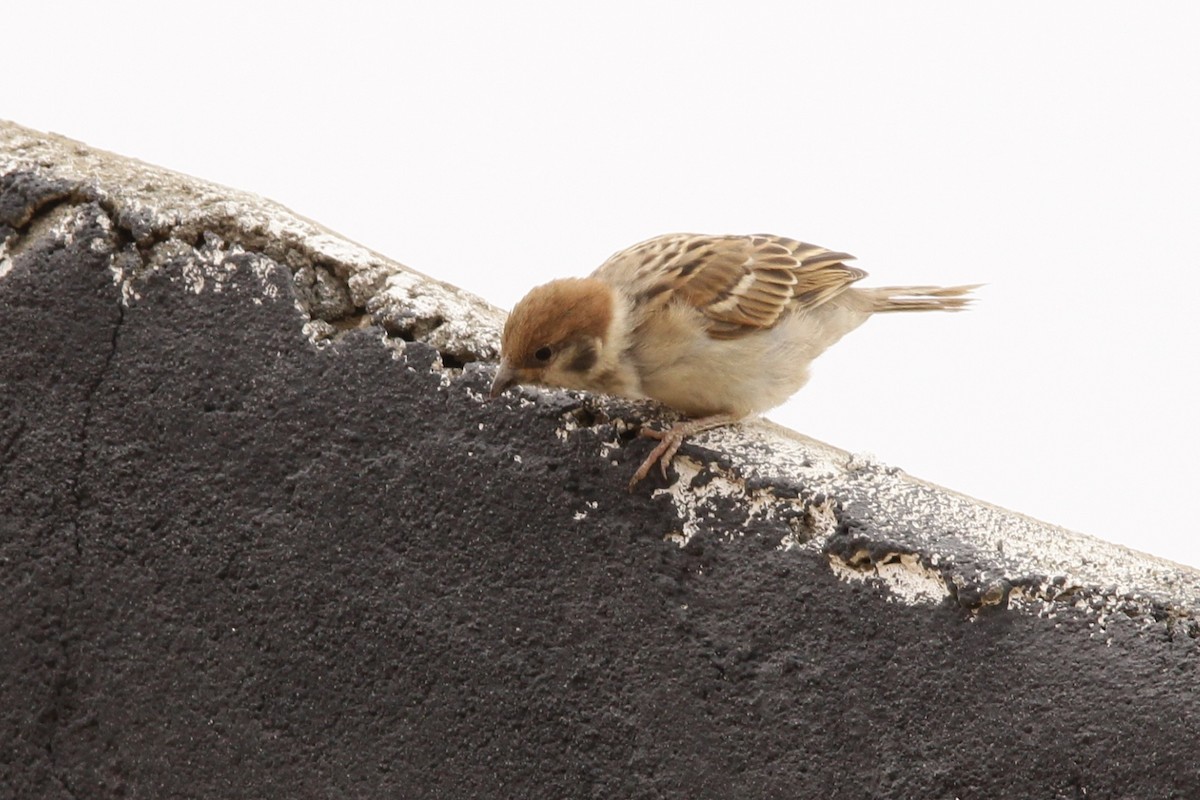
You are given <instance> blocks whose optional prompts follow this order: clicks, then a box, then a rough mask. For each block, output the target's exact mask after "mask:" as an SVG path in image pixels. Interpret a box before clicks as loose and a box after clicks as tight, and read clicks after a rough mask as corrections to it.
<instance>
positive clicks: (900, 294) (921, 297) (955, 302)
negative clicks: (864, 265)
mask: <svg viewBox="0 0 1200 800" xmlns="http://www.w3.org/2000/svg"><path fill="white" fill-rule="evenodd" d="M982 285H983V284H980V283H975V284H971V285H970V286H880V287H877V288H870V289H865V288H864V289H860V290H859V291H861V292H863V293H865V294H866V295H867V296H868V297H870V298H871V310H872V311H875V312H884V311H964V310H966V309H967V308H969V307H970V303H971V301H973V300H974V299H975V298H973V297H967V296H966V295H967V294H969V293H970V292H971V291H972V290H973V289H978V288H979V287H980V286H982Z"/></svg>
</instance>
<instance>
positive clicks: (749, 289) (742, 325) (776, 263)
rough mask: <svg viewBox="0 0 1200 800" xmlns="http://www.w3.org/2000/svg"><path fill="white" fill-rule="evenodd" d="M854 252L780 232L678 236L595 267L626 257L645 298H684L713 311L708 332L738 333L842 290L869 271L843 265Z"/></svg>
mask: <svg viewBox="0 0 1200 800" xmlns="http://www.w3.org/2000/svg"><path fill="white" fill-rule="evenodd" d="M852 258H853V256H850V255H847V254H846V253H835V252H833V251H831V250H827V249H825V248H824V247H818V246H817V245H813V244H806V243H804V242H797V241H795V240H794V239H785V238H783V237H780V236H769V235H765V234H762V235H754V236H699V235H691V234H677V235H670V236H662V237H659V238H658V239H652V240H650V241H648V242H643V243H642V244H640V245H635V246H634V247H632V248H630V249H629V250H627V251H625V252H624V253H621V254H618V255H617V256H614V257H613V259H610V262H609V264H606V265H605V267H601V269H600V270H598V271H597V272H598V273H599V272H601V271H602V270H604V269H606V268H607V267H609V266H610V265H611V266H612V267H613V268H619V266H618V263H614V262H618V261H620V262H623V263H624V264H625V265H629V266H630V267H633V269H634V270H635V272H636V278H637V279H638V280H637V282H638V283H639V284H641V285H642V286H643V287H644V288H642V289H641V291H640V292H639V294H640V298H641V299H642V301H643V302H651V303H653V302H655V301H659V302H663V303H666V302H670V301H676V302H677V301H680V300H682V301H683V302H685V303H688V304H689V305H691V306H694V307H695V308H696V309H698V310H699V311H701V312H703V313H704V315H705V316H706V317H708V319H709V320H710V323H709V325H708V332H709V335H710V336H712V337H714V338H717V339H734V338H737V337H739V336H744V335H745V334H747V333H750V332H752V331H756V330H762V329H764V328H770V327H771V326H773V325H774V324H775V323H776V322H777V321H778V320H779V317H780V316H781V315H782V314H783V312H784V311H785V310H786V309H788V308H793V309H796V308H799V309H804V308H815V307H817V306H819V305H821V304H822V303H825V302H827V301H828V300H829V299H831V298H832V297H835V296H836V295H838V294H840V293H841V292H842V291H844V290H845V289H846V287H847V286H849V285H850V284H851V283H853V282H854V281H857V280H859V279H860V278H862V277H863V276H865V275H866V273H865V272H863V271H862V270H860V269H857V268H855V267H850V266H847V265H846V264H845V263H844V262H845V261H848V260H851V259H852ZM635 264H636V266H634V265H635ZM627 268H628V267H627Z"/></svg>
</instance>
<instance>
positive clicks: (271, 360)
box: [0, 124, 1200, 798]
mask: <svg viewBox="0 0 1200 800" xmlns="http://www.w3.org/2000/svg"><path fill="white" fill-rule="evenodd" d="M0 240H2V241H3V242H4V244H3V249H2V250H0V310H2V313H0V334H2V335H0V348H3V352H2V353H0V369H2V378H3V380H2V381H0V637H2V638H0V642H2V644H3V646H0V797H21V798H24V797H62V798H70V797H73V798H84V797H88V798H92V797H110V796H111V797H120V796H123V797H155V798H158V797H173V796H189V797H222V798H225V797H260V796H262V797H308V796H328V797H357V796H364V797H389V796H395V797H401V796H402V797H525V796H530V797H604V798H609V797H739V798H741V797H780V796H786V797H803V796H840V797H841V796H845V797H869V796H875V797H961V798H975V797H980V798H982V797H988V798H990V797H1064V798H1076V797H1088V798H1096V797H1101V798H1102V797H1114V798H1120V797H1195V796H1198V795H1200V764H1198V763H1197V761H1196V758H1195V749H1196V742H1197V741H1200V694H1198V693H1197V692H1196V688H1195V687H1196V686H1197V685H1200V684H1198V679H1200V675H1198V674H1197V663H1198V655H1200V654H1198V652H1197V649H1198V648H1197V645H1198V638H1197V637H1198V632H1200V629H1198V626H1197V622H1196V616H1195V615H1196V610H1197V608H1198V607H1200V577H1198V575H1197V573H1196V572H1195V571H1192V570H1188V569H1185V568H1183V567H1179V566H1176V565H1173V564H1169V563H1167V562H1163V561H1160V560H1156V559H1152V558H1150V557H1147V556H1143V555H1141V554H1136V553H1132V552H1130V551H1127V550H1124V549H1123V548H1119V547H1116V546H1113V545H1110V544H1107V543H1104V542H1099V541H1097V540H1094V539H1090V538H1088V537H1084V536H1080V535H1077V534H1073V533H1069V532H1066V531H1062V530H1060V529H1056V528H1053V527H1050V526H1046V525H1043V524H1041V523H1038V522H1036V521H1034V520H1029V519H1027V518H1025V517H1022V516H1020V515H1018V514H1013V513H1010V512H1006V511H1003V510H1001V509H996V508H994V507H991V506H988V505H986V504H982V503H979V502H976V501H973V500H970V499H968V498H964V497H961V496H959V495H955V494H954V493H952V492H947V491H946V490H943V489H940V488H938V487H932V486H928V485H926V484H923V483H922V482H920V481H918V480H915V479H913V478H910V477H908V476H906V475H904V474H903V473H901V472H899V471H897V470H894V469H891V468H888V467H886V466H884V465H880V464H874V463H868V462H865V461H863V460H862V459H857V458H854V457H851V456H849V455H848V454H845V453H842V452H841V451H838V450H836V449H834V448H830V447H828V446H825V445H821V444H819V443H816V442H812V441H810V440H807V439H804V438H803V437H799V436H796V435H794V434H790V433H789V432H786V431H781V430H778V429H776V428H775V427H774V426H771V425H770V424H768V423H761V424H758V425H753V426H747V427H745V428H742V429H739V430H727V431H718V432H714V433H712V434H709V435H706V436H703V437H699V438H698V440H697V443H695V444H690V445H687V446H685V448H684V451H683V454H684V456H685V457H684V458H683V459H681V460H680V462H679V465H678V470H677V473H676V475H674V476H673V482H672V483H670V484H667V483H663V482H661V481H657V479H656V481H657V482H656V483H653V484H652V485H648V486H645V487H643V488H642V490H641V491H638V492H636V493H634V494H629V493H627V492H626V491H625V489H624V487H625V483H626V481H627V480H628V475H629V472H630V471H631V470H632V469H633V468H634V466H635V465H636V464H637V463H638V462H639V461H640V459H641V458H642V457H643V456H644V455H645V453H646V452H647V451H648V449H649V446H650V443H649V442H646V441H642V440H637V439H635V438H634V437H633V433H634V425H635V424H636V422H637V421H638V420H639V419H641V418H643V416H644V415H645V414H647V413H649V409H646V408H640V407H637V406H635V405H632V404H623V403H611V402H605V401H602V400H599V399H597V398H589V397H583V396H579V395H572V394H569V393H544V392H536V391H526V392H524V393H523V394H518V395H509V396H508V398H507V399H506V400H505V401H503V402H490V403H489V402H484V401H483V395H484V393H485V392H486V387H487V384H488V379H489V374H490V367H488V366H487V365H486V364H484V363H482V361H484V360H486V359H488V358H490V357H492V356H494V354H495V344H496V333H497V326H498V324H499V320H500V319H501V315H500V314H499V313H498V312H496V310H495V309H491V308H489V307H487V306H486V305H484V304H482V303H480V302H479V301H477V300H475V299H474V298H472V297H471V296H470V295H469V294H467V293H465V292H462V291H461V290H458V289H455V288H454V287H449V286H446V285H443V284H439V283H437V282H436V281H431V280H429V279H427V278H424V277H423V276H420V275H419V274H417V273H413V272H411V271H409V270H406V269H405V268H403V267H401V266H399V265H397V264H395V263H393V262H390V261H388V260H387V259H385V258H383V257H382V256H379V255H377V254H373V253H370V252H368V251H365V250H363V249H362V248H360V247H358V246H356V245H353V244H351V243H347V242H344V241H342V240H340V239H338V238H337V237H336V236H334V235H333V234H330V233H329V232H328V231H325V230H323V229H321V228H320V227H319V226H317V225H315V224H313V223H311V222H308V221H305V220H302V219H299V218H297V217H295V216H294V215H292V214H290V213H289V212H287V211H286V210H284V209H281V208H279V207H277V206H274V205H272V204H270V203H269V202H267V201H264V200H262V199H260V198H256V197H253V196H251V195H246V194H242V193H238V192H235V191H232V190H229V189H224V188H222V187H218V186H213V185H211V184H207V183H204V182H203V181H199V180H195V179H192V178H186V177H183V176H179V175H175V174H172V173H169V172H165V171H162V170H158V169H156V168H153V167H148V166H146V165H143V164H139V163H137V162H133V161H129V160H125V159H120V158H117V157H114V156H109V155H107V154H103V153H99V152H96V151H93V150H90V149H88V148H86V147H84V146H82V145H79V144H78V143H75V142H70V141H67V140H64V139H60V138H57V137H50V136H44V135H41V134H37V133H34V132H31V131H27V130H25V129H22V128H19V127H17V126H13V125H8V124H0ZM1152 519H1153V517H1152V516H1148V524H1149V521H1150V520H1152ZM1159 524H1163V523H1161V522H1160V523H1159Z"/></svg>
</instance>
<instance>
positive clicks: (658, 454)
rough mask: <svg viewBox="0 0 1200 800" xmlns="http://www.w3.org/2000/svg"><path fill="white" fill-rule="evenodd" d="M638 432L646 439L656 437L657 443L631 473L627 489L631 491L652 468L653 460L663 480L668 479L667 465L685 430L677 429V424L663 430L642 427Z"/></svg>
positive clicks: (680, 443) (676, 449) (680, 442)
mask: <svg viewBox="0 0 1200 800" xmlns="http://www.w3.org/2000/svg"><path fill="white" fill-rule="evenodd" d="M640 434H641V435H642V436H644V437H645V438H647V439H658V444H657V445H656V446H655V448H654V449H653V450H651V451H650V455H648V456H646V460H645V461H643V462H642V465H641V466H640V467H638V469H637V472H635V473H633V477H632V478H630V479H629V491H631V492H632V491H633V487H635V486H637V485H638V483H639V482H640V481H641V480H642V479H643V478H645V477H646V476H647V475H649V474H650V470H651V469H653V468H654V464H655V462H657V463H658V467H659V469H660V470H661V471H662V476H663V480H667V479H668V475H667V467H669V466H670V465H671V459H673V458H674V457H675V453H676V452H678V450H679V447H680V445H682V444H683V440H684V438H685V437H686V436H687V432H686V431H683V430H679V426H673V427H671V428H668V429H667V430H665V431H660V430H656V429H654V428H645V427H644V428H642V429H641V431H640Z"/></svg>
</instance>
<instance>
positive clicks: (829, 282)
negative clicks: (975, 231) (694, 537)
mask: <svg viewBox="0 0 1200 800" xmlns="http://www.w3.org/2000/svg"><path fill="white" fill-rule="evenodd" d="M850 260H853V257H852V256H849V255H847V254H846V253H835V252H832V251H830V250H826V249H825V248H823V247H818V246H816V245H812V244H805V243H804V242H797V241H795V240H793V239H785V238H783V237H780V236H769V235H754V236H703V235H698V234H688V233H676V234H668V235H666V236H659V237H656V238H654V239H650V240H648V241H645V242H642V243H640V244H636V245H634V246H633V247H630V248H628V249H627V250H622V251H621V252H619V253H617V254H615V255H614V256H612V258H610V259H608V261H606V262H604V264H602V265H601V266H600V268H599V269H597V270H596V271H595V272H593V273H592V274H591V275H590V276H589V277H587V278H563V279H561V280H555V281H551V282H550V283H547V284H544V285H542V286H538V287H536V288H534V289H533V290H531V291H530V292H529V294H527V295H526V296H525V297H524V299H522V300H521V301H520V302H519V303H517V305H516V306H515V307H514V308H513V310H512V313H511V314H509V317H508V321H507V322H506V323H505V325H504V335H503V340H502V344H501V360H500V368H499V369H498V370H497V372H496V378H495V381H494V382H493V383H492V391H491V394H492V397H496V396H498V395H499V394H501V393H502V392H504V391H505V390H506V389H508V388H509V387H511V386H515V385H517V384H524V383H528V384H539V385H542V386H560V387H564V388H568V389H584V390H587V391H592V392H600V393H604V394H613V395H622V396H624V397H632V398H645V397H649V398H653V399H654V400H658V401H659V402H661V403H663V404H665V405H667V406H670V407H671V408H674V409H677V410H679V411H681V412H683V413H684V414H686V415H688V416H690V417H692V418H693V419H691V420H690V421H687V422H680V423H677V424H675V425H673V426H672V427H671V428H669V429H667V430H665V431H659V430H651V429H649V428H645V427H643V428H642V434H643V435H645V436H648V437H651V438H654V439H658V440H660V441H659V444H658V446H656V447H655V448H654V451H653V452H652V453H651V454H650V455H649V457H648V458H646V460H645V461H644V462H643V463H642V465H641V467H639V468H638V470H637V472H635V473H634V475H633V478H632V480H630V482H629V486H630V488H633V486H634V485H635V484H636V483H637V482H638V481H640V480H641V479H642V478H644V477H646V475H647V474H648V473H649V471H650V469H651V468H652V467H653V466H654V463H655V462H656V461H657V462H658V463H659V465H660V467H661V468H662V473H663V477H664V478H665V477H666V475H667V465H668V464H670V462H671V459H672V457H673V456H674V455H675V452H676V451H677V450H678V449H679V446H680V444H682V442H683V440H684V438H685V437H687V436H690V435H692V434H695V433H698V432H700V431H703V430H708V429H710V428H715V427H719V426H721V425H726V424H729V423H731V422H735V421H737V420H740V419H742V418H743V417H746V416H748V415H750V414H756V413H759V412H762V411H766V410H767V409H770V408H773V407H775V406H777V405H779V404H780V403H782V402H783V401H784V400H786V399H788V398H789V397H790V396H791V395H793V394H795V392H796V391H797V390H799V389H800V387H802V386H803V385H804V384H805V382H806V381H807V380H808V366H809V364H810V363H811V362H812V360H813V359H814V358H816V357H817V356H819V355H820V354H821V353H822V352H823V351H824V350H825V348H827V347H829V346H830V345H832V344H833V343H834V342H836V341H837V340H838V339H840V338H842V336H844V335H845V334H847V333H849V332H850V331H852V330H854V329H855V328H857V327H858V326H859V325H861V324H862V323H863V322H864V321H865V320H866V319H867V317H869V316H871V314H874V313H876V312H885V311H960V310H962V309H963V308H965V307H966V305H967V303H968V302H970V298H967V297H965V296H964V295H966V294H967V292H969V291H970V290H971V289H973V288H975V287H974V286H952V287H938V286H889V287H881V288H877V289H867V288H851V286H850V284H852V283H854V282H855V281H857V280H859V279H860V278H863V277H865V276H866V274H867V273H865V272H863V271H862V270H860V269H857V268H855V267H850V266H847V265H846V263H845V262H847V261H850Z"/></svg>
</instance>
